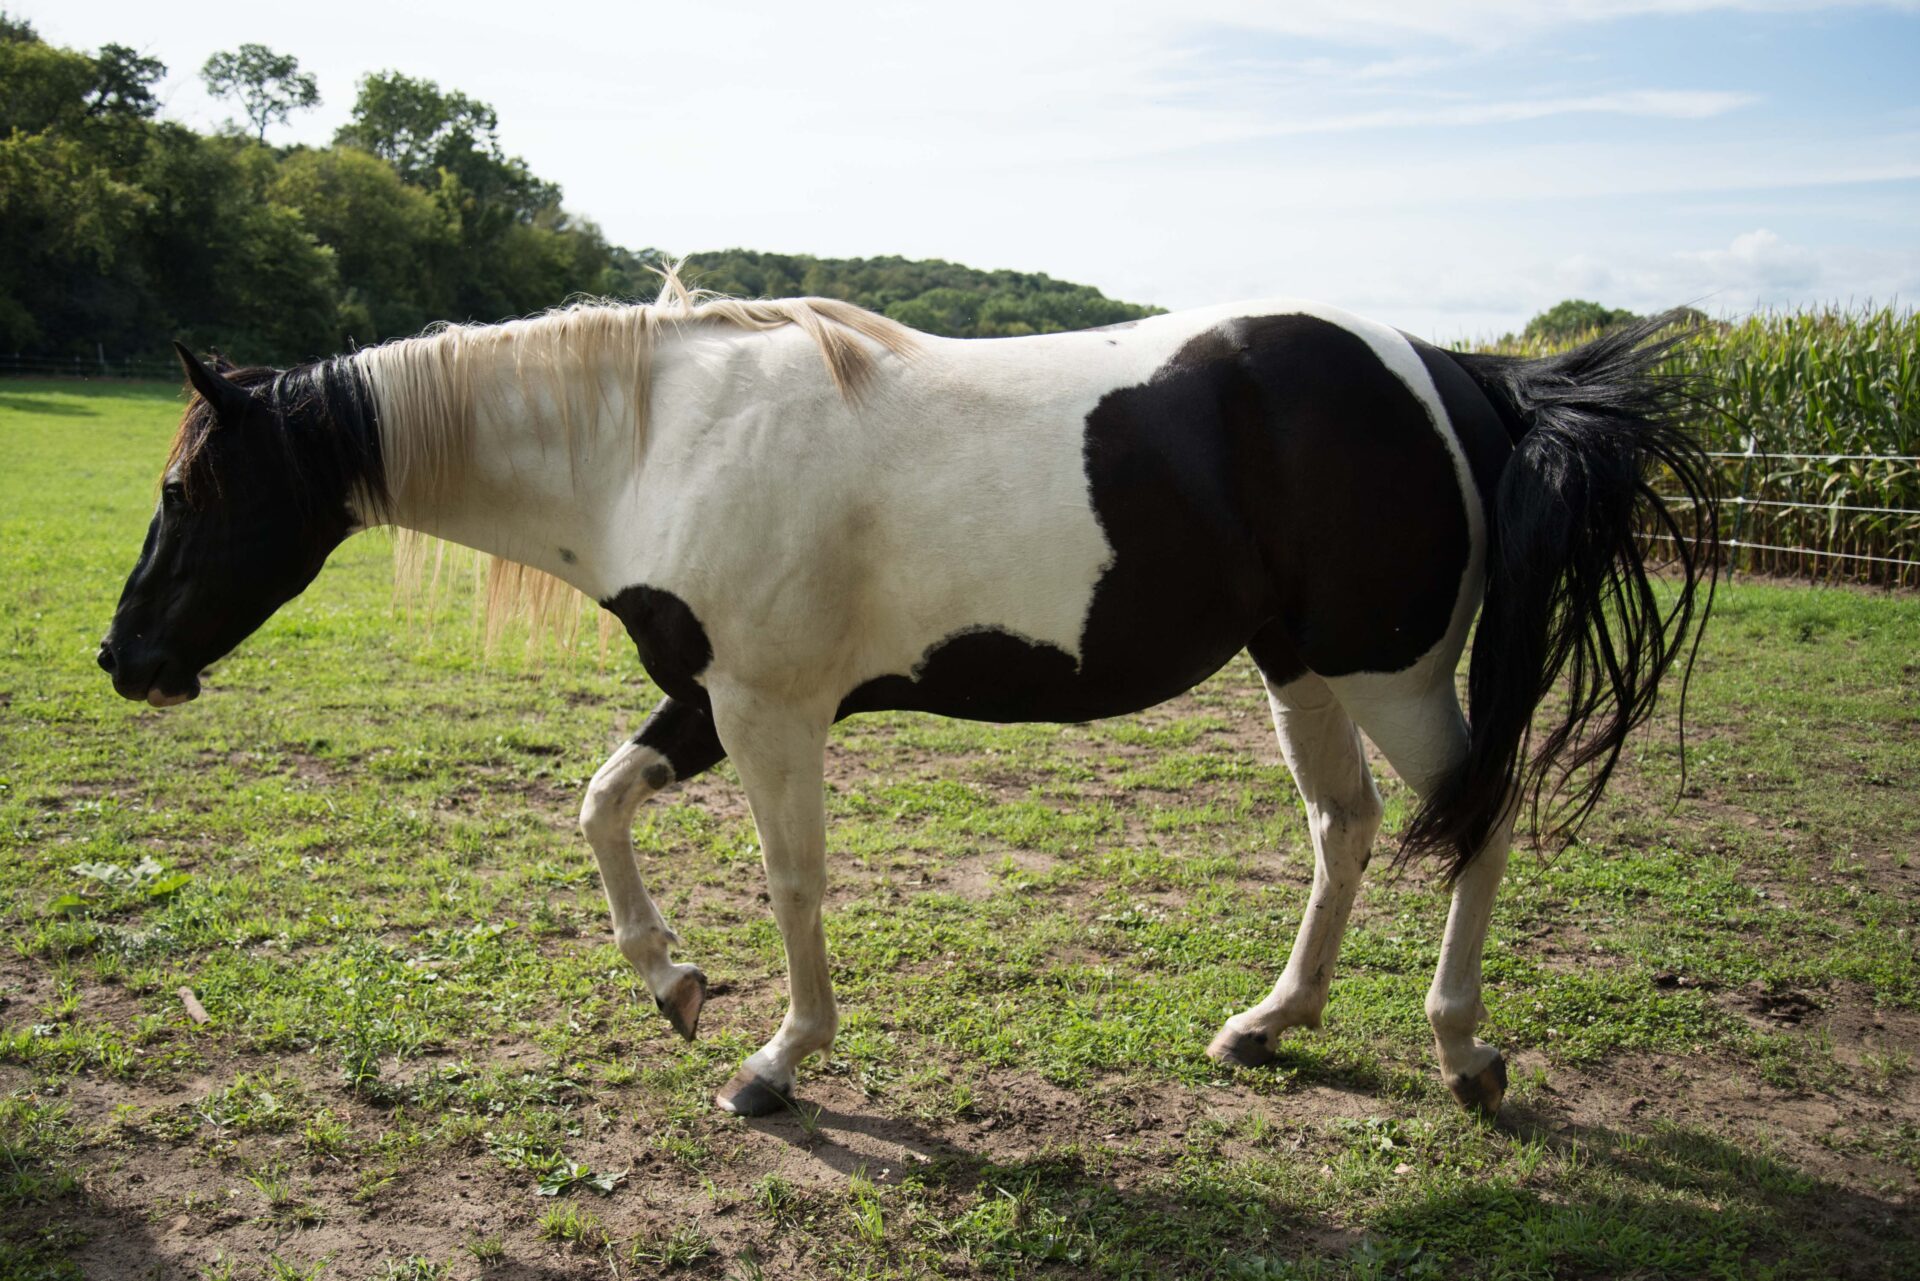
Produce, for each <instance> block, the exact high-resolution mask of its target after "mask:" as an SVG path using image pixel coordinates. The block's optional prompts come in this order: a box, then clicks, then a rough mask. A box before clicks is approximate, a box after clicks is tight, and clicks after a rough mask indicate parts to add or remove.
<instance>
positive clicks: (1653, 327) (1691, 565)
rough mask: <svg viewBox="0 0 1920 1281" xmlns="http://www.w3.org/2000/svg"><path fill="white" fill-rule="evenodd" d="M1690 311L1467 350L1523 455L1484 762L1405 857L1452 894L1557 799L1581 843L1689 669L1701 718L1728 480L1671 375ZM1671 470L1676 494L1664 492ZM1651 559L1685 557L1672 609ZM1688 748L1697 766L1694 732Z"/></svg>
mask: <svg viewBox="0 0 1920 1281" xmlns="http://www.w3.org/2000/svg"><path fill="white" fill-rule="evenodd" d="M1682 315H1683V313H1680V312H1669V313H1668V314H1666V315H1663V316H1655V317H1652V318H1651V319H1648V320H1643V321H1639V322H1637V323H1634V324H1631V325H1627V326H1624V327H1622V328H1620V329H1617V330H1615V331H1613V332H1612V333H1609V334H1606V335H1604V336H1602V337H1600V338H1597V339H1595V340H1594V341H1592V342H1590V343H1587V344H1586V345H1584V346H1581V347H1576V348H1574V349H1573V350H1571V351H1568V352H1564V353H1562V354H1560V355H1557V356H1546V357H1543V358H1540V359H1521V358H1515V357H1507V356H1478V355H1464V354H1459V353H1453V356H1452V358H1453V359H1454V360H1456V361H1458V362H1459V364H1460V365H1461V366H1462V367H1463V368H1464V369H1465V370H1466V371H1467V373H1468V374H1469V375H1470V376H1471V377H1472V378H1473V380H1474V381H1475V382H1476V383H1478V384H1479V385H1480V388H1481V390H1482V391H1483V392H1485V393H1486V395H1487V396H1488V398H1489V399H1491V400H1492V401H1493V403H1494V405H1495V407H1496V408H1498V409H1499V411H1500V413H1501V415H1502V416H1503V417H1504V418H1505V419H1506V420H1507V422H1508V425H1509V430H1510V431H1511V432H1513V433H1514V435H1515V437H1516V444H1515V446H1514V452H1513V456H1512V458H1510V459H1509V460H1508V461H1507V465H1506V469H1505V470H1504V471H1503V472H1502V473H1501V476H1500V480H1499V485H1498V489H1497V491H1496V493H1495V495H1494V498H1493V503H1492V516H1491V519H1490V520H1489V522H1488V529H1487V558H1486V599H1485V602H1484V604H1483V605H1482V606H1481V610H1480V621H1479V627H1478V631H1477V632H1476V634H1475V640H1474V644H1473V657H1472V661H1471V663H1470V665H1469V667H1468V674H1467V699H1468V709H1469V721H1470V724H1471V729H1470V732H1469V740H1468V751H1467V758H1466V760H1465V762H1464V763H1463V764H1462V765H1461V766H1460V767H1459V768H1458V769H1457V770H1456V771H1455V772H1454V773H1453V774H1452V776H1450V777H1449V778H1447V779H1446V780H1445V781H1444V782H1443V783H1442V785H1441V786H1440V787H1439V788H1438V789H1437V790H1436V791H1435V792H1434V793H1433V794H1432V795H1430V796H1428V797H1426V798H1425V801H1424V803H1423V804H1422V806H1421V808H1420V811H1419V813H1418V814H1417V815H1416V816H1415V817H1414V819H1413V822H1412V825H1411V826H1409V827H1408V829H1407V832H1406V836H1405V839H1404V841H1403V843H1402V847H1401V855H1402V857H1410V856H1412V855H1415V854H1421V853H1431V854H1436V855H1439V856H1440V857H1441V858H1443V859H1445V860H1446V864H1447V877H1448V879H1449V880H1452V879H1453V878H1455V877H1458V876H1459V875H1460V873H1461V872H1462V871H1464V870H1465V868H1466V866H1467V863H1468V862H1469V861H1470V860H1471V859H1472V858H1473V856H1474V855H1475V854H1476V853H1478V852H1479V850H1480V848H1481V846H1482V845H1484V844H1485V843H1486V840H1487V837H1488V835H1489V834H1490V833H1491V832H1492V831H1493V830H1494V829H1495V828H1497V827H1498V826H1499V825H1500V824H1501V823H1502V822H1504V821H1505V820H1506V819H1507V818H1508V817H1509V816H1510V815H1512V814H1513V812H1514V811H1515V810H1517V809H1518V808H1520V807H1521V806H1523V805H1524V806H1526V807H1527V810H1528V815H1529V818H1530V821H1531V824H1532V826H1533V828H1534V830H1535V832H1536V833H1538V832H1540V831H1541V816H1542V801H1543V797H1544V799H1545V805H1546V812H1547V818H1548V822H1547V824H1546V828H1547V834H1548V835H1549V837H1550V838H1551V839H1555V840H1570V839H1571V838H1572V836H1573V834H1574V832H1575V831H1577V830H1578V828H1579V826H1580V824H1581V823H1582V822H1583V821H1584V820H1585V819H1586V817H1587V815H1588V814H1589V813H1590V812H1591V811H1592V809H1593V807H1594V805H1595V804H1596V803H1597V802H1598V801H1599V799H1600V793H1601V790H1602V789H1603V788H1604V787H1605V786H1606V783H1607V779H1608V777H1609V776H1610V775H1611V774H1612V773H1613V768H1614V766H1615V764H1617V763H1618V761H1619V759H1620V752H1621V749H1622V747H1623V746H1624V745H1625V743H1626V740H1627V736H1628V735H1629V734H1630V733H1631V732H1632V731H1633V729H1634V727H1636V726H1637V725H1639V724H1640V723H1641V722H1642V721H1644V720H1646V718H1647V717H1648V715H1650V714H1651V713H1652V711H1653V708H1654V702H1655V698H1656V696H1657V693H1658V690H1659V685H1660V680H1661V678H1662V677H1663V676H1665V675H1666V674H1667V672H1668V671H1669V670H1670V669H1671V668H1672V667H1673V666H1674V664H1675V663H1676V662H1678V661H1679V660H1680V659H1681V658H1682V657H1683V656H1684V658H1685V660H1686V661H1685V664H1684V667H1683V670H1682V673H1681V684H1680V705H1681V712H1682V716H1683V718H1684V713H1685V708H1686V685H1687V680H1688V678H1689V677H1690V676H1691V674H1692V669H1693V657H1694V654H1695V652H1696V650H1697V647H1698V644H1699V628H1700V626H1701V625H1703V624H1704V623H1705V622H1706V617H1707V613H1708V612H1709V611H1710V610H1711V608H1712V605H1713V587H1714V582H1715V580H1716V577H1717V574H1718V565H1719V547H1718V541H1717V538H1716V533H1715V531H1716V528H1717V515H1718V513H1717V509H1716V507H1715V499H1714V488H1713V482H1712V475H1711V470H1710V467H1709V464H1708V461H1707V457H1706V455H1705V453H1704V452H1703V451H1702V449H1701V446H1700V445H1699V443H1698V442H1697V441H1696V440H1695V439H1694V438H1693V436H1692V435H1691V434H1690V433H1689V431H1688V430H1687V429H1686V427H1684V426H1683V425H1682V410H1683V409H1684V408H1685V407H1686V405H1687V404H1688V403H1689V402H1690V401H1691V400H1692V399H1693V397H1692V395H1691V392H1690V390H1689V386H1688V383H1687V381H1686V380H1685V379H1682V378H1679V377H1676V376H1674V375H1666V374H1661V373H1658V372H1656V369H1655V367H1656V366H1657V365H1658V364H1659V362H1660V361H1661V359H1662V358H1663V357H1664V356H1665V355H1666V354H1667V353H1668V351H1669V350H1670V349H1671V348H1672V347H1673V346H1674V344H1675V343H1677V342H1678V341H1680V339H1681V337H1682V335H1681V334H1680V333H1679V332H1677V327H1678V322H1679V321H1680V320H1681V319H1682ZM1662 472H1664V473H1665V475H1666V477H1667V478H1668V480H1669V483H1670V484H1671V486H1672V487H1673V488H1674V489H1677V491H1678V492H1677V493H1675V494H1673V495H1672V496H1671V497H1669V496H1667V495H1663V494H1662V493H1661V492H1659V491H1658V490H1656V489H1655V488H1654V484H1653V482H1654V480H1655V479H1656V478H1658V477H1659V476H1660V474H1661V473H1662ZM1648 535H1652V536H1653V540H1652V541H1651V545H1649V543H1648V541H1646V540H1647V538H1648ZM1649 553H1651V554H1652V555H1653V556H1654V557H1655V558H1656V559H1661V560H1664V559H1666V558H1667V557H1668V556H1669V555H1671V557H1672V569H1673V570H1674V573H1673V578H1674V580H1675V585H1674V588H1673V592H1672V596H1671V599H1670V600H1669V601H1668V602H1667V603H1666V604H1664V605H1663V603H1662V600H1661V596H1660V594H1659V593H1658V592H1656V590H1655V588H1654V585H1653V582H1652V575H1651V573H1650V571H1649V568H1648V556H1649ZM1703 587H1704V588H1705V593H1704V598H1703V596H1702V591H1701V589H1702V588H1703ZM1563 672H1564V673H1565V675H1566V678H1567V679H1566V684H1567V690H1566V702H1565V704H1564V707H1557V708H1556V710H1555V711H1554V712H1552V713H1551V715H1550V722H1551V728H1549V729H1547V730H1546V732H1545V734H1544V736H1543V737H1541V738H1540V739H1539V740H1538V742H1535V741H1534V739H1533V732H1532V722H1533V715H1534V710H1535V709H1536V708H1537V707H1538V706H1539V705H1540V703H1541V701H1542V700H1543V699H1545V698H1546V697H1547V695H1548V693H1549V692H1550V691H1551V690H1552V689H1553V688H1554V686H1555V684H1556V683H1557V682H1558V681H1559V679H1560V676H1561V674H1562V673H1563ZM1681 747H1682V768H1683V770H1684V761H1685V739H1684V730H1683V737H1682V741H1681ZM1576 773H1579V774H1580V777H1579V778H1578V779H1576V778H1575V774H1576Z"/></svg>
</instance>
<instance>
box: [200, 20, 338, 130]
mask: <svg viewBox="0 0 1920 1281" xmlns="http://www.w3.org/2000/svg"><path fill="white" fill-rule="evenodd" d="M200 78H201V79H202V80H204V81H206V82H207V92H208V93H211V94H212V95H213V96H214V97H216V98H233V99H235V100H237V101H238V102H239V103H240V109H241V110H242V111H244V112H246V114H247V123H249V124H251V125H252V126H253V129H254V137H255V139H257V140H258V141H260V142H265V141H266V140H267V128H268V126H270V125H277V124H280V123H282V122H283V121H285V120H286V118H287V117H288V116H290V115H292V114H293V113H294V112H295V111H297V110H302V109H305V108H308V107H317V106H319V105H320V86H319V83H318V82H317V81H315V80H314V78H313V76H312V75H311V74H309V73H307V72H305V71H302V70H300V60H299V59H298V58H296V57H294V56H293V55H292V54H290V53H275V52H274V51H273V50H271V49H269V48H267V47H266V46H265V45H263V44H243V45H241V46H240V47H239V48H238V49H235V50H232V51H230V52H226V53H216V54H214V55H213V56H212V57H211V58H208V59H207V61H206V65H205V66H203V67H201V68H200Z"/></svg>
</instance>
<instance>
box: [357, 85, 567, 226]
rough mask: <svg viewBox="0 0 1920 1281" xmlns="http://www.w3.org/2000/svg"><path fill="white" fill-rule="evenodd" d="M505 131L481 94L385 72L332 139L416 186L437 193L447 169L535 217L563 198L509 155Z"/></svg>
mask: <svg viewBox="0 0 1920 1281" xmlns="http://www.w3.org/2000/svg"><path fill="white" fill-rule="evenodd" d="M499 128H500V119H499V117H498V116H497V115H496V114H495V113H494V110H493V108H492V107H490V106H488V105H487V104H486V103H484V102H481V101H479V100H478V99H476V98H469V97H468V96H467V95H466V94H464V93H461V92H460V91H459V90H457V89H450V90H442V89H441V88H440V86H439V85H438V84H436V83H434V82H433V81H431V80H418V79H415V78H414V77H412V76H404V75H401V74H400V73H399V72H398V71H382V72H377V73H375V74H373V75H370V76H364V77H362V78H361V80H360V92H359V95H358V97H356V98H355V100H354V104H353V118H352V119H351V120H350V121H349V122H348V123H347V124H345V125H343V126H342V127H341V128H340V130H339V132H338V133H336V134H335V135H334V138H333V140H334V142H335V144H337V145H341V146H348V147H358V148H360V149H361V150H362V151H370V152H372V153H373V154H374V155H376V156H379V157H380V158H381V159H382V160H385V161H386V162H387V163H389V164H391V165H392V166H393V167H394V168H395V169H396V170H398V171H399V173H400V176H401V177H402V178H404V179H406V180H407V181H408V182H410V183H412V184H414V185H415V186H417V187H424V188H427V189H429V190H431V189H433V188H434V187H437V186H438V185H439V184H440V181H441V175H442V174H448V173H451V174H453V175H455V176H456V177H458V178H459V180H460V183H461V185H462V187H463V188H464V195H465V197H467V198H471V199H473V200H476V201H478V202H479V203H480V204H482V205H494V206H499V207H501V208H503V209H506V210H507V211H509V212H510V213H511V214H512V216H513V217H514V218H516V219H518V220H519V221H521V222H531V221H533V219H534V217H535V215H537V214H538V213H540V211H541V210H544V209H547V208H550V207H552V206H554V205H557V204H559V203H560V188H559V187H557V186H555V185H554V184H552V183H549V182H543V181H541V180H540V179H539V178H536V177H535V176H534V175H533V172H532V171H531V170H530V169H528V168H527V165H526V162H525V161H523V160H521V159H520V158H519V157H517V156H508V155H507V154H506V153H505V152H503V151H502V150H501V149H500V137H499Z"/></svg>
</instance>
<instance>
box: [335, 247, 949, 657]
mask: <svg viewBox="0 0 1920 1281" xmlns="http://www.w3.org/2000/svg"><path fill="white" fill-rule="evenodd" d="M683 265H684V264H683V263H673V264H668V265H665V266H662V267H657V268H655V269H654V270H655V271H656V272H657V273H658V274H659V275H660V277H661V288H660V295H659V298H658V299H657V300H656V301H654V302H651V303H617V302H610V301H606V300H603V299H584V300H580V301H576V302H571V303H568V304H566V305H564V306H560V307H556V308H554V309H553V310H551V311H547V312H544V313H542V314H540V315H537V316H531V317H527V318H525V319H522V320H512V321H507V322H505V323H504V324H494V325H481V324H467V325H447V326H444V327H441V328H438V329H434V330H430V331H428V332H427V333H424V334H421V335H420V336H418V337H415V338H402V339H397V340H395V341H393V342H388V343H383V344H381V345H380V346H378V347H369V348H366V349H364V350H362V351H360V352H358V353H356V355H355V356H354V359H355V360H356V361H357V362H359V364H360V367H361V369H362V370H363V371H364V372H365V373H366V375H367V380H368V382H369V383H370V384H371V386H372V388H373V397H374V402H375V405H376V407H377V409H378V414H379V423H380V443H381V451H382V461H383V464H384V470H385V475H386V488H387V495H388V499H389V502H390V503H391V504H392V505H393V506H395V507H400V508H402V509H404V508H406V507H416V508H417V506H418V505H421V504H425V505H428V506H431V505H432V504H433V503H434V502H436V501H438V500H439V499H440V498H441V497H442V496H445V495H450V494H452V493H455V492H457V486H458V484H459V480H460V476H461V473H462V472H463V471H464V469H465V465H466V462H467V460H468V459H469V457H470V456H471V454H472V452H473V439H474V423H475V419H476V416H477V413H478V411H479V409H480V408H481V407H482V406H483V405H488V404H493V405H498V403H499V400H500V398H502V397H504V396H506V395H507V394H509V393H510V392H516V391H519V392H526V393H531V392H533V391H536V390H538V391H543V392H544V393H545V395H546V401H545V403H544V404H543V405H542V408H543V409H544V408H550V409H551V412H552V417H553V418H554V419H556V420H557V422H551V423H549V422H538V423H535V424H534V425H535V427H536V429H551V428H553V427H555V426H557V428H558V433H559V435H560V437H561V439H562V440H563V442H564V444H565V447H566V449H567V452H568V458H569V460H570V462H571V463H572V464H574V465H578V462H579V458H578V443H579V441H578V425H579V424H581V423H588V422H592V421H594V420H595V419H597V418H599V417H601V416H603V415H604V414H605V413H606V412H607V410H608V409H609V406H608V404H607V392H608V388H609V384H610V383H612V384H614V385H617V386H619V387H620V390H621V391H623V392H624V393H625V394H624V396H623V399H624V401H625V406H626V411H627V413H628V415H629V418H630V424H629V427H630V434H631V439H632V441H633V447H634V451H635V455H636V456H637V455H638V452H639V451H640V449H641V448H642V447H643V445H644V441H645V439H646V433H647V404H648V400H649V398H650V396H651V393H652V388H653V356H654V349H655V347H656V346H658V344H659V342H660V340H661V337H662V335H663V333H664V332H667V331H676V332H677V331H680V330H684V329H687V328H689V327H693V326H724V327H729V328H733V329H741V330H747V331H750V332H765V331H768V330H774V329H783V328H786V327H787V326H789V325H791V326H794V327H796V328H798V329H800V330H802V331H803V332H804V333H806V334H807V335H808V336H809V337H811V338H812V339H813V341H814V343H815V344H816V345H817V346H818V348H819V350H820V358H821V360H822V361H823V362H824V363H825V365H826V368H827V374H828V376H829V377H831V378H832V379H833V383H834V386H835V387H837V388H838V389H839V391H840V394H841V395H842V396H844V397H846V398H847V399H848V400H850V401H857V400H858V398H859V395H860V391H861V388H862V387H863V386H864V385H865V383H866V382H867V380H868V379H869V378H870V377H871V375H872V372H873V367H874V361H875V354H876V353H875V351H874V350H873V347H870V346H868V345H867V343H863V342H862V341H861V339H866V340H867V342H870V343H872V344H874V345H875V346H877V347H878V348H880V350H882V351H884V352H888V353H891V354H893V355H896V356H903V357H905V356H911V355H912V354H913V353H914V351H915V350H916V347H917V342H916V340H917V338H918V335H917V334H916V333H915V332H914V331H913V330H911V329H908V328H907V327H906V326H904V325H902V324H899V323H898V322H897V321H893V320H889V319H887V318H886V317H884V316H880V315H876V314H874V313H873V312H870V311H867V310H866V309H865V308H862V307H857V306H855V305H854V304H852V303H849V302H843V301H841V300H839V299H837V298H776V299H756V300H750V299H742V298H729V297H726V296H723V295H720V294H715V293H711V292H709V291H706V290H702V289H691V288H689V287H688V286H687V285H686V284H685V282H683V281H682V280H681V278H680V270H681V267H682V266H683ZM385 514H389V513H383V515H385ZM460 559H461V556H460V554H459V553H458V552H454V553H451V554H450V552H449V549H448V548H447V546H446V545H445V544H443V543H441V542H440V541H439V540H437V539H433V538H429V537H426V536H425V535H419V534H414V533H412V532H411V531H401V532H400V534H399V537H398V539H397V541H396V556H395V571H396V572H395V585H396V588H397V590H398V593H399V595H400V596H401V597H402V598H403V599H405V600H407V601H408V602H410V603H411V602H412V601H414V600H415V599H416V598H417V597H418V596H419V595H420V594H421V593H422V592H423V591H424V593H425V595H426V598H427V603H428V604H429V606H431V605H432V604H433V602H434V601H435V600H436V598H437V595H438V592H439V590H440V588H441V585H442V581H443V579H444V578H445V577H447V575H448V570H449V568H450V565H452V566H457V564H458V561H459V560H460ZM487 559H488V561H489V564H488V566H487V569H486V571H485V573H484V574H482V575H477V576H476V582H477V583H478V584H480V586H481V600H482V602H483V603H484V607H483V610H482V615H481V617H482V619H483V631H484V634H485V637H486V642H487V645H488V647H489V648H492V647H493V645H494V644H495V643H496V641H497V640H498V638H499V637H500V635H501V634H502V632H503V630H504V629H505V627H506V626H507V624H508V623H509V622H510V621H511V620H512V619H514V618H524V619H526V620H528V621H529V622H530V623H531V624H532V637H538V636H539V635H541V634H543V633H551V634H553V635H555V636H556V637H558V638H559V639H560V640H561V641H562V643H563V645H570V644H571V643H572V641H573V640H574V638H575V636H576V635H577V631H578V625H579V618H580V613H581V608H582V606H583V604H584V598H583V597H580V596H579V595H578V594H577V593H575V592H574V591H573V589H572V588H571V587H569V586H568V585H567V584H566V583H564V582H562V581H560V580H559V579H557V578H554V577H552V576H551V575H548V574H544V573H541V572H540V571H538V570H535V569H532V568H529V567H528V566H526V565H522V564H519V563H517V562H513V561H507V560H502V559H500V558H498V557H489V558H487ZM606 621H607V620H605V619H602V624H603V628H602V634H603V640H604V635H605V624H606Z"/></svg>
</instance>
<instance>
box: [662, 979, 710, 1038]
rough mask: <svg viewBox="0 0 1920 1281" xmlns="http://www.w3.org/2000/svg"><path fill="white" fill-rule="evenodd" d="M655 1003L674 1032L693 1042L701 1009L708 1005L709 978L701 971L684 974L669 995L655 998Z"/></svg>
mask: <svg viewBox="0 0 1920 1281" xmlns="http://www.w3.org/2000/svg"><path fill="white" fill-rule="evenodd" d="M653 1003H654V1004H655V1005H657V1006H659V1007H660V1012H661V1013H662V1014H664V1015H666V1016H667V1022H669V1023H671V1024H673V1030H674V1031H676V1032H678V1033H679V1034H680V1035H681V1036H683V1037H685V1038H686V1039H687V1040H689V1041H691V1040H692V1039H693V1034H694V1032H696V1031H697V1030H698V1029H699V1027H700V1007H701V1006H703V1005H705V1004H706V1003H707V976H706V975H704V974H702V973H701V972H700V971H699V970H693V971H691V972H690V973H687V974H682V975H681V976H680V978H679V980H678V981H677V982H675V983H674V985H673V986H672V987H671V988H670V989H668V991H667V994H666V995H665V996H656V997H654V998H653Z"/></svg>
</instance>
